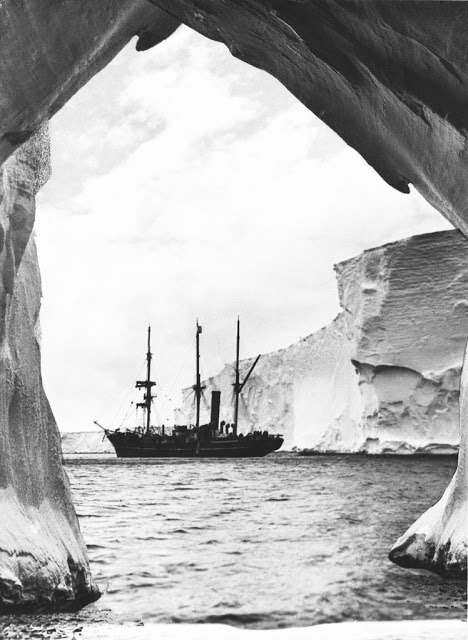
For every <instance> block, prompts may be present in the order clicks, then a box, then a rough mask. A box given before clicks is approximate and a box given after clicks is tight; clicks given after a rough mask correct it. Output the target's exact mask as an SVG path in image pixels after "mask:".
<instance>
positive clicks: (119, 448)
mask: <svg viewBox="0 0 468 640" xmlns="http://www.w3.org/2000/svg"><path fill="white" fill-rule="evenodd" d="M201 331H202V328H201V326H200V325H199V324H198V321H197V328H196V334H195V336H196V378H195V384H194V385H193V390H194V392H195V398H196V414H195V424H194V425H176V426H174V427H172V428H169V429H168V428H166V427H164V425H163V426H161V427H159V426H153V425H152V424H151V408H152V402H153V399H154V398H155V397H156V396H155V395H153V387H154V386H155V385H156V383H155V382H154V381H153V380H151V360H152V357H153V356H152V353H151V328H150V327H148V351H147V354H146V380H138V381H137V383H136V388H137V389H143V390H144V396H143V401H142V402H139V403H138V404H137V407H140V408H142V409H143V413H144V424H143V425H142V426H139V427H136V428H135V429H133V430H126V431H120V429H115V430H112V429H105V428H104V427H102V426H101V425H100V424H99V423H98V422H97V421H96V422H95V424H97V425H98V426H99V427H101V429H103V430H104V432H105V435H106V436H107V438H108V439H109V440H110V442H111V443H112V445H113V447H114V449H115V452H116V454H117V457H118V458H168V457H182V458H186V457H200V458H202V457H205V458H206V457H219V458H246V457H260V456H265V455H267V454H268V453H271V452H272V451H276V450H277V449H279V448H280V447H281V445H282V444H283V438H282V436H281V435H276V434H275V435H272V434H270V433H268V431H255V432H253V433H247V434H245V435H244V434H242V433H238V429H237V427H238V418H239V398H240V394H241V393H242V390H243V388H244V387H245V384H246V383H247V380H248V379H249V377H250V375H251V373H252V371H253V370H254V368H255V366H256V364H257V362H258V360H259V358H260V356H258V357H257V358H256V360H255V362H254V363H253V365H252V366H251V368H250V370H249V372H248V373H247V375H246V377H245V378H244V380H243V381H242V382H241V379H240V372H239V351H240V322H239V319H238V320H237V342H236V369H235V381H234V384H233V388H234V421H233V423H232V425H230V431H229V430H228V429H227V428H225V426H224V424H223V423H221V425H220V424H219V410H220V404H221V392H220V391H212V392H211V417H210V422H209V423H208V424H200V403H201V398H202V394H203V390H204V388H205V387H204V386H203V385H202V382H201V376H200V333H201Z"/></svg>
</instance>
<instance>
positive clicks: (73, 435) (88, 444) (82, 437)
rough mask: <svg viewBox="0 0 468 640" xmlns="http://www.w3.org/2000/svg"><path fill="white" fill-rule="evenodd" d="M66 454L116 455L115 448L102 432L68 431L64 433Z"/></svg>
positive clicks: (63, 440)
mask: <svg viewBox="0 0 468 640" xmlns="http://www.w3.org/2000/svg"><path fill="white" fill-rule="evenodd" d="M62 451H63V453H64V454H74V453H76V454H80V453H114V447H113V446H112V445H111V443H110V442H109V440H108V439H107V438H106V437H103V435H102V431H68V432H64V433H62Z"/></svg>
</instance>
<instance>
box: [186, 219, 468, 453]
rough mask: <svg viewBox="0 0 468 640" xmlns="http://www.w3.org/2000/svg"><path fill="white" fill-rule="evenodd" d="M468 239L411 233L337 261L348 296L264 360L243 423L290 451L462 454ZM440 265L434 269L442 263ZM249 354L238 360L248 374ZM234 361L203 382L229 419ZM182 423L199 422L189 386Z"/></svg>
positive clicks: (248, 391) (247, 396) (205, 414)
mask: <svg viewBox="0 0 468 640" xmlns="http://www.w3.org/2000/svg"><path fill="white" fill-rule="evenodd" d="M467 248H468V242H467V240H466V239H465V238H464V236H462V235H461V234H460V233H459V232H458V231H443V232H438V233H432V234H424V235H420V236H415V237H412V238H408V239H405V240H401V241H399V242H394V243H391V244H387V245H384V246H382V247H378V248H376V249H371V250H369V251H365V252H364V253H362V254H361V255H359V256H357V257H355V258H351V259H350V260H347V261H345V262H342V263H340V264H338V265H336V267H335V270H336V273H337V279H338V291H339V297H340V304H341V307H342V309H343V311H342V313H341V314H339V315H338V316H337V317H336V318H335V320H333V322H332V323H331V324H329V325H328V326H326V327H324V328H323V329H321V330H320V331H318V332H316V333H313V334H312V335H310V336H308V337H307V338H304V339H302V340H300V341H299V342H297V343H295V344H293V345H291V346H289V347H287V348H285V349H280V350H279V351H274V352H272V353H268V354H265V355H263V356H262V357H261V359H260V361H259V363H258V365H257V367H256V369H255V370H254V373H253V374H252V376H251V378H250V379H249V381H248V383H247V385H246V387H245V390H244V392H243V394H242V401H241V404H240V416H239V429H240V431H242V432H247V431H249V430H250V429H261V430H263V429H268V430H270V431H271V432H273V433H282V434H284V436H285V444H284V448H286V449H288V448H292V447H299V448H301V449H311V450H313V451H318V452H325V451H333V452H366V453H375V454H377V453H399V454H412V453H433V454H441V453H454V452H456V450H457V445H458V442H459V426H458V421H459V410H458V402H459V384H460V371H461V365H462V358H463V349H464V346H465V342H466V340H467V336H468V252H467ZM435 265H437V268H434V266H435ZM252 362H253V359H248V360H244V361H242V363H241V378H242V377H243V376H244V375H245V374H246V372H247V371H248V370H249V368H250V366H251V364H252ZM233 381H234V367H233V365H232V364H227V365H225V367H224V368H223V370H222V371H221V372H220V373H219V374H217V375H215V376H213V377H211V378H208V380H206V381H205V384H206V391H205V398H206V402H205V404H204V406H202V416H201V419H202V421H209V398H210V392H211V390H213V389H217V390H220V391H221V395H222V409H221V419H222V420H225V421H227V422H231V421H232V419H233V409H232V383H233ZM183 397H184V402H183V406H182V407H181V408H180V409H179V410H178V411H177V413H176V422H178V423H184V422H190V421H193V394H192V393H191V389H185V390H183Z"/></svg>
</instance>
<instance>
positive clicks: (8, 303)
mask: <svg viewBox="0 0 468 640" xmlns="http://www.w3.org/2000/svg"><path fill="white" fill-rule="evenodd" d="M48 149H49V148H48V134H47V130H44V129H43V130H42V131H41V132H39V133H38V134H36V135H35V136H34V137H33V138H31V139H30V141H29V142H27V143H26V144H24V145H23V146H22V147H21V148H20V149H19V150H18V151H16V152H15V153H14V154H13V155H12V156H11V157H10V159H9V160H8V161H7V162H6V163H5V164H4V165H3V166H2V167H1V168H0V309H1V314H0V371H1V376H0V513H1V526H0V612H5V611H6V610H12V609H13V610H15V609H16V610H28V609H29V608H41V607H43V608H54V609H67V608H75V607H78V606H82V605H83V604H85V603H87V602H90V601H92V600H95V599H96V598H97V597H98V595H99V594H98V591H97V588H96V587H95V585H94V584H93V582H92V579H91V576H90V572H89V566H88V559H87V553H86V547H85V545H84V543H83V540H82V537H81V534H80V530H79V526H78V521H77V518H76V515H75V511H74V508H73V505H72V502H71V496H70V490H69V485H68V479H67V477H66V475H65V473H64V471H63V469H62V465H61V450H60V437H59V433H58V430H57V426H56V424H55V420H54V417H53V415H52V411H51V409H50V407H49V403H48V402H47V399H46V397H45V394H44V391H43V388H42V380H41V369H40V330H39V308H40V301H41V282H40V276H39V269H38V263H37V255H36V247H35V242H34V237H33V234H32V229H33V224H34V216H35V194H36V191H37V189H38V188H39V187H40V186H41V184H42V183H43V182H44V181H45V180H46V179H47V177H48V174H49V154H48Z"/></svg>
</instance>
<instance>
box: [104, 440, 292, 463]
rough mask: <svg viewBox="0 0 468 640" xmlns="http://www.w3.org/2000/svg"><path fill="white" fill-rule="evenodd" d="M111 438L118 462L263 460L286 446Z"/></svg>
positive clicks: (264, 442)
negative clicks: (128, 459)
mask: <svg viewBox="0 0 468 640" xmlns="http://www.w3.org/2000/svg"><path fill="white" fill-rule="evenodd" d="M107 437H108V438H109V440H110V442H111V443H112V445H113V447H114V449H115V453H116V455H117V457H118V458H260V457H263V456H266V455H268V454H269V453H272V452H273V451H277V450H278V449H279V448H280V447H281V445H282V444H283V439H282V438H276V437H274V438H273V437H270V438H265V439H258V440H253V439H249V438H237V439H233V440H227V439H226V440H212V441H209V442H189V443H183V442H182V443H172V442H161V443H154V442H151V439H147V441H146V442H145V441H141V442H128V441H127V439H126V438H125V436H120V437H115V435H114V434H108V435H107Z"/></svg>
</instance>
